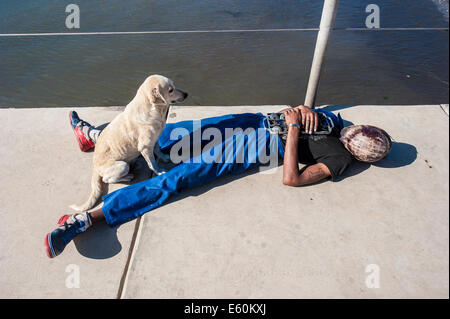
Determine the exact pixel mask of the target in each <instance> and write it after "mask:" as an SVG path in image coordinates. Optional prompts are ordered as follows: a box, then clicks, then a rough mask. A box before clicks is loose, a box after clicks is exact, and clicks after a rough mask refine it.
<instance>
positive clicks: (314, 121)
mask: <svg viewBox="0 0 450 319" xmlns="http://www.w3.org/2000/svg"><path fill="white" fill-rule="evenodd" d="M294 109H296V110H299V111H300V114H301V119H302V126H303V128H304V130H305V132H307V133H308V134H312V133H313V131H314V132H316V131H317V128H318V126H319V115H318V114H317V113H316V112H314V111H313V110H311V109H310V108H309V107H307V106H304V105H299V106H297V107H295V108H294Z"/></svg>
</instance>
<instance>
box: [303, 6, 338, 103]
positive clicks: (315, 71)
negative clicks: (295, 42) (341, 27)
mask: <svg viewBox="0 0 450 319" xmlns="http://www.w3.org/2000/svg"><path fill="white" fill-rule="evenodd" d="M338 3H339V0H325V2H324V4H323V10H322V18H321V20H320V28H319V33H318V35H317V42H316V48H315V50H314V58H313V62H312V65H311V72H310V74H309V82H308V89H307V91H306V98H305V105H306V106H309V107H312V108H314V103H315V100H316V94H317V88H318V85H319V78H320V71H321V69H322V64H323V60H324V57H325V52H326V49H327V44H328V38H329V37H330V33H331V30H332V29H333V25H334V19H335V17H336V12H337V7H338Z"/></svg>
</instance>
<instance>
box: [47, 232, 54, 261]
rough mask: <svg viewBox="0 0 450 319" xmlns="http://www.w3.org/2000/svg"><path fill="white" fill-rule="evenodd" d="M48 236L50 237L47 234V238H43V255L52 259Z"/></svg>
mask: <svg viewBox="0 0 450 319" xmlns="http://www.w3.org/2000/svg"><path fill="white" fill-rule="evenodd" d="M50 236H51V235H50V233H48V234H47V236H45V240H44V247H45V253H46V254H47V257H48V258H54V257H55V255H54V254H53V249H52V247H51V244H50Z"/></svg>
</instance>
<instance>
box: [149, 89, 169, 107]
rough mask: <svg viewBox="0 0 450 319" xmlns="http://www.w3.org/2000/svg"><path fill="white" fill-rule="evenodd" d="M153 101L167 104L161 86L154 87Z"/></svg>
mask: <svg viewBox="0 0 450 319" xmlns="http://www.w3.org/2000/svg"><path fill="white" fill-rule="evenodd" d="M151 101H152V103H153V104H167V103H166V100H165V99H164V97H163V96H162V95H161V91H160V89H159V86H158V87H157V88H153V89H152V94H151Z"/></svg>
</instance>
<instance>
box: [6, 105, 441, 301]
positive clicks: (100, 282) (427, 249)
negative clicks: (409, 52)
mask: <svg viewBox="0 0 450 319" xmlns="http://www.w3.org/2000/svg"><path fill="white" fill-rule="evenodd" d="M278 109H280V107H277V106H259V107H257V106H253V107H176V108H173V109H172V111H171V113H170V115H169V121H171V122H174V121H179V120H185V119H198V118H203V117H208V116H216V115H220V114H226V113H240V112H254V111H262V112H265V111H274V110H278ZM337 109H339V110H338V111H339V112H341V114H342V115H343V117H344V119H346V120H348V121H351V122H353V123H355V124H372V125H377V126H380V127H382V128H384V129H386V130H387V131H388V132H389V133H390V134H391V135H392V137H393V138H394V140H395V143H394V145H393V148H392V152H391V154H390V155H389V156H388V157H387V158H386V159H385V160H383V161H382V162H380V163H378V164H376V165H365V164H362V163H357V164H355V165H354V166H353V167H352V168H351V169H350V170H349V171H348V172H347V173H346V176H345V178H342V179H341V180H339V181H337V182H325V183H321V184H319V185H315V186H308V187H302V188H289V187H285V186H282V185H281V182H280V181H281V168H278V169H274V170H272V171H270V172H264V173H262V172H258V171H252V172H249V173H246V174H243V175H239V176H233V177H227V178H223V179H220V180H218V181H216V182H213V183H211V184H209V185H205V186H202V187H199V188H196V189H193V190H188V191H185V192H183V193H182V194H180V195H179V196H177V197H174V198H172V199H171V200H170V202H169V203H168V204H166V205H165V206H163V207H161V208H159V209H157V210H154V211H152V212H150V213H148V214H146V215H145V216H144V218H143V219H142V220H141V225H140V229H139V232H138V235H137V243H136V246H135V247H134V250H133V254H132V258H131V264H130V267H129V269H128V268H127V267H126V264H127V263H126V261H127V256H128V253H129V252H130V242H131V239H132V237H133V233H134V229H135V222H130V223H128V224H125V225H122V226H121V227H119V228H116V229H109V228H108V227H107V226H105V225H103V226H95V229H93V230H90V231H88V232H87V233H86V234H83V235H81V236H79V237H77V238H76V241H75V242H74V243H71V244H69V246H68V247H67V248H66V251H64V253H63V254H62V255H61V256H58V257H57V258H56V259H51V260H50V259H48V258H47V257H46V256H45V254H44V251H43V239H44V235H45V234H46V232H48V231H49V230H51V229H52V228H53V227H54V224H55V223H56V221H57V219H58V218H59V216H60V215H62V214H65V213H67V212H70V209H69V208H67V206H68V205H69V204H72V203H74V202H77V203H79V202H82V201H83V200H84V199H85V197H86V196H87V195H88V192H89V180H90V173H91V172H90V170H91V158H92V153H87V154H83V153H81V152H80V151H79V149H78V146H77V145H76V143H75V139H74V137H73V133H72V131H71V130H70V128H69V126H68V119H67V114H68V109H2V110H0V120H1V121H2V126H1V127H0V136H1V137H0V139H1V143H0V154H2V158H1V164H2V168H3V169H2V174H1V176H0V182H1V185H3V186H2V187H1V189H0V218H1V223H0V232H1V234H2V235H3V240H2V241H1V244H0V266H1V269H2V271H1V274H0V297H2V298H29V297H40V298H51V297H61V298H80V297H89V298H115V297H116V295H117V293H118V291H119V285H120V282H121V277H122V274H123V273H124V271H126V273H127V280H126V285H125V287H124V291H123V294H122V297H125V298H144V297H145V298H147V297H148V298H191V297H193V298H197V297H205V298H283V297H286V298H326V297H331V298H340V297H342V298H351V297H355V298H370V297H375V298H391V297H398V298H417V297H425V298H448V296H449V294H448V289H449V287H448V282H449V277H448V271H449V267H448V266H449V265H448V260H449V246H448V243H449V237H448V234H449V224H448V219H449V217H448V209H449V198H448V191H449V187H448V177H449V172H448V164H449V163H448V154H449V148H448V143H449V140H448V137H449V133H448V116H447V115H446V114H445V113H444V112H443V110H442V109H441V107H440V106H439V105H435V106H355V107H330V110H337ZM77 110H78V111H79V113H80V115H81V116H82V117H83V118H85V119H87V120H89V121H90V122H92V124H95V125H98V124H102V123H104V122H108V121H109V120H111V119H112V118H113V117H114V115H115V114H117V113H118V112H119V110H120V109H119V108H83V109H77ZM144 175H145V174H144ZM122 186H123V185H114V187H112V188H111V190H112V189H115V188H117V187H122ZM370 264H376V265H378V267H379V275H380V288H368V287H367V286H366V284H365V282H366V278H367V276H368V275H370V274H368V273H366V272H365V271H366V267H367V265H370ZM70 265H76V266H77V267H79V271H80V288H67V287H66V281H67V280H69V283H70V279H71V278H73V277H71V276H72V275H73V268H70ZM68 266H69V268H68ZM66 270H69V272H66Z"/></svg>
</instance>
